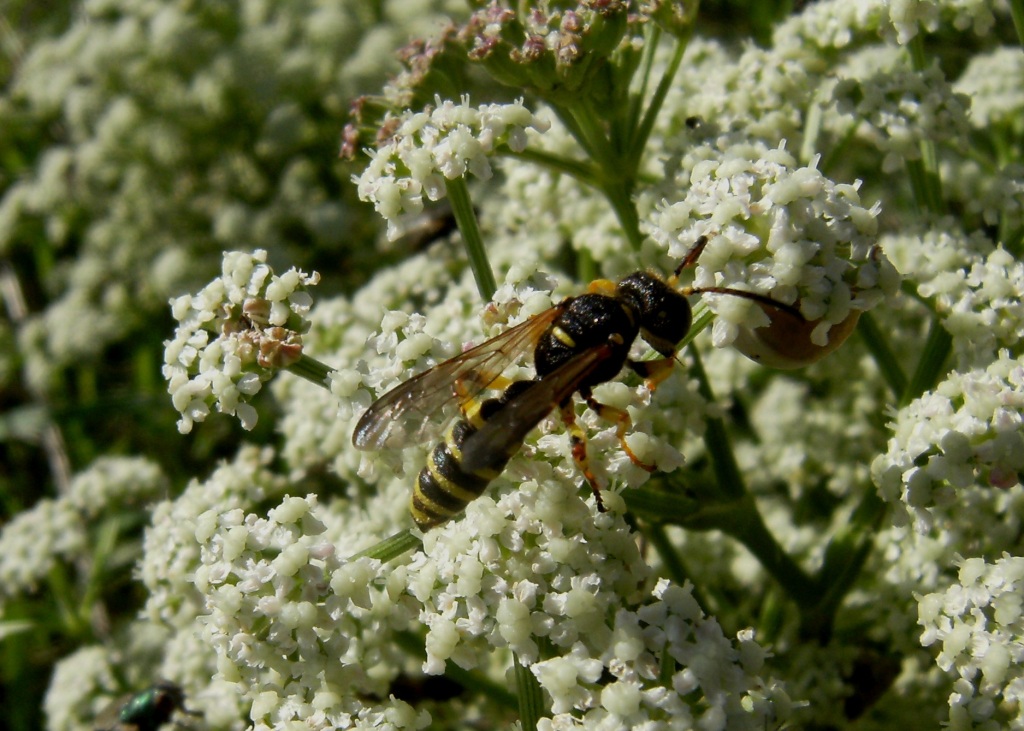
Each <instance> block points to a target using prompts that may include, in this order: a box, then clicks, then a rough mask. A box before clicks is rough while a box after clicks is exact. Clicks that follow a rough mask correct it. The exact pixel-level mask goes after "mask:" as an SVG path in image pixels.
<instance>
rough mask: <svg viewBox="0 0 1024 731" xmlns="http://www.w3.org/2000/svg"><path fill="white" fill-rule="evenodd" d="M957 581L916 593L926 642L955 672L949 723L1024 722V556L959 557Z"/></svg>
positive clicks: (966, 726) (961, 726)
mask: <svg viewBox="0 0 1024 731" xmlns="http://www.w3.org/2000/svg"><path fill="white" fill-rule="evenodd" d="M959 564H960V572H959V575H958V578H959V583H956V584H953V585H951V586H949V588H948V589H946V590H945V591H943V592H936V593H933V594H928V595H926V596H922V597H919V598H918V602H919V607H918V618H919V619H918V621H919V623H920V624H921V626H922V627H924V631H923V632H922V634H921V644H922V645H924V646H925V647H930V646H932V645H935V644H937V643H941V647H942V650H941V652H939V655H938V657H937V658H936V662H937V663H938V666H939V667H940V668H942V669H943V670H944V671H946V672H947V673H953V674H955V675H958V676H959V678H958V679H957V680H956V681H955V682H954V683H953V692H952V694H951V695H950V697H949V706H950V716H949V728H951V729H954V731H968V730H970V729H977V730H978V731H998V729H1004V728H1014V729H1019V728H1024V642H1022V638H1024V558H1022V557H1020V556H1011V555H1009V554H1003V557H1002V558H1000V559H998V560H996V561H995V562H994V563H988V562H986V561H985V560H984V559H982V558H968V559H962V560H961V561H960V562H959Z"/></svg>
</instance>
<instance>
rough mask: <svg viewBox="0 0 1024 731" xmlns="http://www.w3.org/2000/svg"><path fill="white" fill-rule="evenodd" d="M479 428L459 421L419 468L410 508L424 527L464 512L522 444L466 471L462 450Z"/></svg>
mask: <svg viewBox="0 0 1024 731" xmlns="http://www.w3.org/2000/svg"><path fill="white" fill-rule="evenodd" d="M492 401H495V400H492ZM476 432H477V429H476V427H474V426H473V425H471V424H470V423H469V422H468V421H466V420H464V419H460V420H458V421H456V422H455V423H454V424H453V425H452V426H451V428H450V429H449V430H448V433H447V434H446V435H445V438H444V441H442V442H441V443H440V444H438V445H437V446H436V447H434V451H433V452H431V453H430V458H429V459H428V460H427V466H426V467H424V468H423V469H422V470H420V474H419V479H417V481H416V486H415V487H414V488H413V493H412V502H411V505H410V509H411V511H412V517H413V520H414V521H415V522H416V525H418V526H419V527H420V529H421V530H427V529H428V528H433V527H434V526H436V525H440V524H441V523H444V522H445V521H446V520H448V519H449V518H451V517H452V516H453V515H457V514H458V513H461V512H462V511H463V510H464V509H465V507H466V506H467V505H468V504H469V503H470V502H471V501H473V500H475V499H476V498H478V497H480V495H481V494H482V493H483V491H484V489H485V488H486V487H487V486H488V485H489V484H490V483H491V482H492V481H493V480H494V478H496V477H497V476H498V475H500V474H501V472H502V470H504V469H505V465H507V464H508V461H509V460H510V459H511V458H512V456H513V455H514V454H515V453H516V452H517V451H518V450H519V447H520V446H522V443H521V442H520V443H517V444H509V445H507V448H506V449H505V450H504V451H500V452H492V453H490V454H489V455H488V456H489V459H488V460H487V462H486V464H484V465H483V466H481V467H478V468H476V469H475V470H473V471H467V470H465V469H463V467H462V450H463V447H464V445H465V443H466V440H467V439H469V438H470V437H471V436H473V435H474V434H476Z"/></svg>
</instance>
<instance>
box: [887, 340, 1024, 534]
mask: <svg viewBox="0 0 1024 731" xmlns="http://www.w3.org/2000/svg"><path fill="white" fill-rule="evenodd" d="M892 428H893V431H894V435H893V437H892V438H891V439H890V440H889V446H888V450H887V451H886V453H885V454H883V455H880V456H879V457H878V458H877V459H876V460H875V461H874V463H872V465H871V472H872V477H873V479H874V481H875V484H876V485H877V486H878V490H879V494H880V495H881V497H882V499H883V500H885V501H887V502H889V503H892V504H893V505H895V506H897V507H898V508H899V510H897V511H896V512H895V513H894V519H895V520H896V521H897V523H898V524H901V523H905V522H906V521H908V520H909V519H910V517H911V516H913V517H914V518H915V525H916V527H917V529H918V530H919V531H920V532H925V531H927V530H929V529H930V528H931V527H932V526H933V525H934V524H935V522H936V520H938V519H943V520H952V519H953V518H952V513H953V512H954V511H955V510H957V505H958V502H959V500H958V494H957V493H958V492H959V491H961V490H968V489H972V488H977V487H992V488H999V489H1008V488H1011V487H1013V486H1014V485H1017V484H1018V483H1019V482H1020V473H1021V470H1022V469H1024V359H1022V358H1012V357H1010V356H1009V354H1007V353H1006V352H1003V353H1002V354H1001V356H1000V358H999V359H998V360H996V361H995V362H994V363H992V364H991V365H990V366H989V367H988V368H986V369H984V370H982V369H977V370H972V371H969V372H967V373H955V372H954V373H952V374H951V375H950V376H949V377H948V378H947V379H946V380H945V381H943V382H942V383H940V384H939V385H938V387H936V388H935V390H933V391H930V392H929V393H926V394H924V395H923V396H921V397H920V398H918V399H916V400H915V401H914V402H912V403H911V404H909V405H908V406H906V407H904V408H903V409H901V410H900V411H899V413H898V414H897V417H896V422H895V423H894V424H893V425H892Z"/></svg>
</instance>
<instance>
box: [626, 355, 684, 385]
mask: <svg viewBox="0 0 1024 731" xmlns="http://www.w3.org/2000/svg"><path fill="white" fill-rule="evenodd" d="M675 362H676V359H675V358H658V359H657V360H628V361H626V365H628V366H629V368H630V370H632V371H633V372H634V373H636V374H637V375H638V376H640V377H641V378H643V379H644V381H645V383H646V385H647V388H648V389H650V390H651V391H653V390H654V389H656V388H657V387H658V385H659V384H660V383H661V382H662V381H664V380H665V379H666V378H668V376H669V374H670V373H671V372H672V367H673V366H674V365H675Z"/></svg>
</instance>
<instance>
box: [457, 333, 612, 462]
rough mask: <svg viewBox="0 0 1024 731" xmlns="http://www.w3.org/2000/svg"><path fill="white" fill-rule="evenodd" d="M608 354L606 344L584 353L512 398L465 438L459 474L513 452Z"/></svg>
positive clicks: (608, 349)
mask: <svg viewBox="0 0 1024 731" xmlns="http://www.w3.org/2000/svg"><path fill="white" fill-rule="evenodd" d="M611 353H612V348H611V346H610V345H607V344H602V345H599V346H596V347H593V348H590V349H588V350H585V351H583V352H582V353H580V354H579V355H577V356H575V357H573V358H571V359H569V360H568V361H566V362H565V363H563V364H562V365H561V366H559V367H558V368H556V369H555V370H554V371H552V372H551V373H549V374H548V375H546V376H544V377H543V378H541V379H539V380H537V381H535V382H534V385H532V386H530V387H529V388H527V389H526V390H525V391H523V392H522V393H519V394H517V395H515V396H514V397H512V399H511V400H509V402H508V403H506V404H504V405H503V406H502V407H501V409H499V410H498V411H497V412H496V413H494V414H492V415H491V416H490V417H488V419H487V421H485V422H484V423H483V425H482V426H481V427H480V428H479V429H478V430H477V431H476V432H475V433H474V434H472V435H471V436H470V437H469V438H468V439H466V442H465V443H464V444H463V445H462V459H461V461H460V465H461V468H462V471H463V472H477V471H479V470H484V469H487V468H489V467H491V466H492V465H493V463H494V461H495V456H500V455H508V454H510V453H512V452H514V451H516V450H517V449H518V448H519V445H520V444H522V442H523V440H524V439H525V438H526V435H527V434H529V433H530V432H531V431H532V430H533V428H534V427H535V426H537V424H539V423H540V421H541V419H543V418H544V417H545V416H547V415H548V414H549V413H551V410H552V409H553V408H555V406H557V405H559V404H560V403H562V402H563V401H565V400H566V399H567V398H569V397H570V396H572V394H573V393H575V391H576V390H577V389H578V388H579V385H580V383H582V382H583V380H584V379H585V378H586V377H587V376H589V375H590V374H591V373H592V372H593V371H594V369H595V368H596V367H597V366H599V365H600V364H601V363H602V362H604V361H605V359H607V358H608V356H609V355H611Z"/></svg>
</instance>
